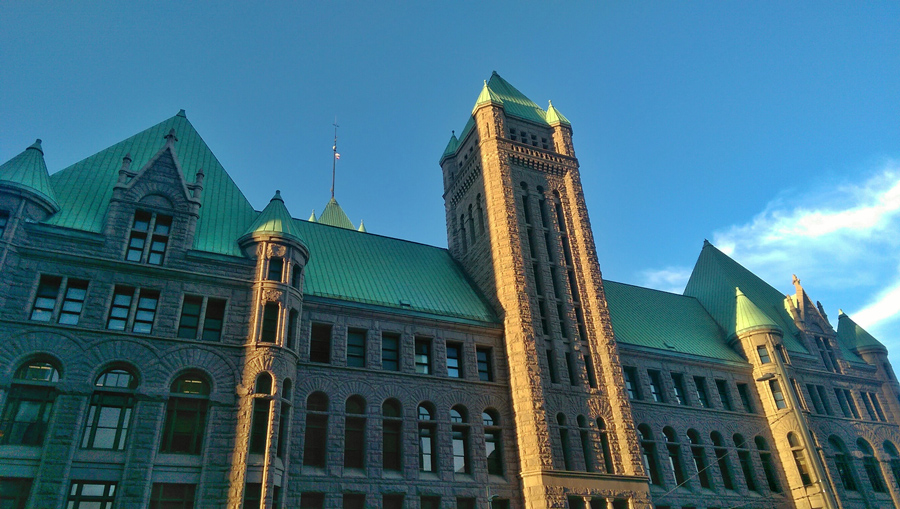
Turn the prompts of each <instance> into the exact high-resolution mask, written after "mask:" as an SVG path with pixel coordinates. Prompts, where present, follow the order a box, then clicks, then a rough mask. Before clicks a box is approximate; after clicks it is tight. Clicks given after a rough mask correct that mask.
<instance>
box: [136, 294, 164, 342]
mask: <svg viewBox="0 0 900 509" xmlns="http://www.w3.org/2000/svg"><path fill="white" fill-rule="evenodd" d="M158 304H159V292H157V291H154V290H146V289H141V290H140V292H139V293H138V303H137V311H136V312H135V314H134V325H132V327H131V330H132V332H137V333H140V334H150V333H151V332H153V320H155V319H156V307H157V305H158Z"/></svg>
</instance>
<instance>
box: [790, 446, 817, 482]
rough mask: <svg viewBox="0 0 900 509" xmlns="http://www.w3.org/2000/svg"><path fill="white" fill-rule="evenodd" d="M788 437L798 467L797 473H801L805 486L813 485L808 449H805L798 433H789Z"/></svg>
mask: <svg viewBox="0 0 900 509" xmlns="http://www.w3.org/2000/svg"><path fill="white" fill-rule="evenodd" d="M787 438H788V444H789V445H790V446H791V454H792V455H793V456H794V465H796V467H797V473H798V474H800V480H801V481H802V482H803V485H804V486H812V477H811V476H810V475H809V464H808V463H807V461H806V451H804V450H803V447H802V446H801V445H800V441H799V440H798V439H797V436H796V435H794V434H793V433H788V435H787Z"/></svg>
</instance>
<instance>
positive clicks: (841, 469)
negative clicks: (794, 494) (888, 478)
mask: <svg viewBox="0 0 900 509" xmlns="http://www.w3.org/2000/svg"><path fill="white" fill-rule="evenodd" d="M828 445H829V447H830V449H831V450H830V452H831V453H832V454H833V456H832V458H833V461H834V467H835V469H836V470H837V473H838V475H837V477H838V478H840V481H841V486H842V487H843V488H844V490H846V491H859V490H860V484H859V482H858V479H859V476H858V473H857V471H856V470H855V469H854V467H853V459H854V457H855V458H859V459H861V460H862V466H863V471H864V472H865V474H866V479H867V480H868V484H869V486H870V487H871V488H872V491H874V492H875V493H887V492H888V488H887V484H886V483H885V479H884V474H883V472H882V467H881V462H879V461H878V459H877V458H876V457H875V451H874V450H873V449H872V446H871V445H870V444H869V442H867V441H866V440H865V439H863V438H857V439H856V449H857V450H856V451H854V452H852V453H851V452H850V451H849V450H848V449H847V446H846V445H844V442H843V441H842V440H841V439H840V438H838V437H837V436H834V435H832V436H831V437H829V438H828ZM883 446H884V451H885V452H886V453H887V461H885V462H884V463H885V466H886V468H888V470H889V471H890V472H891V475H892V477H893V478H894V482H896V483H897V484H900V452H898V451H897V447H896V446H895V445H894V444H893V443H891V442H889V441H885V442H884V444H883ZM807 478H808V476H807V477H806V478H804V483H806V481H807Z"/></svg>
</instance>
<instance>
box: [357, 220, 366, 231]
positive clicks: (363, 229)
mask: <svg viewBox="0 0 900 509" xmlns="http://www.w3.org/2000/svg"><path fill="white" fill-rule="evenodd" d="M356 231H358V232H362V233H366V225H365V223H363V220H362V219H360V220H359V228H357V229H356Z"/></svg>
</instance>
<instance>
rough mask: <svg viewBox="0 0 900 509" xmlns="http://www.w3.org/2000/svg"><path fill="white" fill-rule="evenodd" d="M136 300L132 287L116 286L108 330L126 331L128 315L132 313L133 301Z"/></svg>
mask: <svg viewBox="0 0 900 509" xmlns="http://www.w3.org/2000/svg"><path fill="white" fill-rule="evenodd" d="M133 298H134V288H132V287H130V286H116V289H115V291H114V292H113V300H112V305H111V306H110V308H109V318H108V319H107V321H106V328H107V329H110V330H118V331H124V330H125V326H126V325H127V324H128V315H129V314H130V313H131V301H132V299H133Z"/></svg>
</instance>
